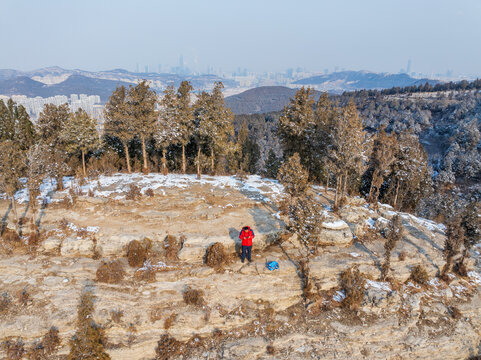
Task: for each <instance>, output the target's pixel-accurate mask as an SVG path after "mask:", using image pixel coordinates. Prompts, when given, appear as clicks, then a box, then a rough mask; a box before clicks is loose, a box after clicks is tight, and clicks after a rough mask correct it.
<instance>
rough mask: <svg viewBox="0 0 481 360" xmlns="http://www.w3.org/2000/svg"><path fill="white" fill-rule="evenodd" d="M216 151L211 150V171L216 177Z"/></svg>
mask: <svg viewBox="0 0 481 360" xmlns="http://www.w3.org/2000/svg"><path fill="white" fill-rule="evenodd" d="M214 159H215V158H214V149H213V148H211V149H210V171H211V173H212V175H215V163H214Z"/></svg>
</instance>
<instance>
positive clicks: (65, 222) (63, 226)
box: [58, 218, 70, 231]
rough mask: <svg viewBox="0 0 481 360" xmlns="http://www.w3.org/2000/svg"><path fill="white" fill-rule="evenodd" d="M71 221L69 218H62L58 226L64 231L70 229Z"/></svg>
mask: <svg viewBox="0 0 481 360" xmlns="http://www.w3.org/2000/svg"><path fill="white" fill-rule="evenodd" d="M69 223H70V222H69V221H68V220H67V218H62V219H61V220H60V221H59V222H58V227H59V229H60V230H62V231H66V230H67V229H68V224H69Z"/></svg>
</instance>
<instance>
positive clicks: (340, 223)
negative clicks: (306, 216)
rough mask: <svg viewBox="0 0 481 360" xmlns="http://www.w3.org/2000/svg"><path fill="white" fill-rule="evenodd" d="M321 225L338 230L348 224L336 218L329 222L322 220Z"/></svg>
mask: <svg viewBox="0 0 481 360" xmlns="http://www.w3.org/2000/svg"><path fill="white" fill-rule="evenodd" d="M322 227H323V228H325V229H330V230H339V229H345V228H347V227H348V225H347V223H346V222H345V221H344V220H336V221H330V222H323V223H322Z"/></svg>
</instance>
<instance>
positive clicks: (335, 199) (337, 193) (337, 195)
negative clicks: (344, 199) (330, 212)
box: [334, 175, 342, 209]
mask: <svg viewBox="0 0 481 360" xmlns="http://www.w3.org/2000/svg"><path fill="white" fill-rule="evenodd" d="M340 178H341V180H342V176H339V175H338V176H336V194H335V195H334V208H336V209H337V203H338V201H339V182H340V181H339V180H340Z"/></svg>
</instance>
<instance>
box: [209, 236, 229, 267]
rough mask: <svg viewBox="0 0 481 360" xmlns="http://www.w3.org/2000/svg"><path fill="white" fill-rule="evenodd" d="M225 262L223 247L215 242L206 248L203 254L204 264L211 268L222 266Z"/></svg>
mask: <svg viewBox="0 0 481 360" xmlns="http://www.w3.org/2000/svg"><path fill="white" fill-rule="evenodd" d="M226 261H227V256H226V253H225V248H224V245H222V244H221V243H219V242H216V243H214V244H212V245H210V246H209V247H208V248H207V252H206V254H205V263H206V264H207V265H208V266H210V267H213V268H218V267H220V266H222V265H224V264H225V263H226Z"/></svg>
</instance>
